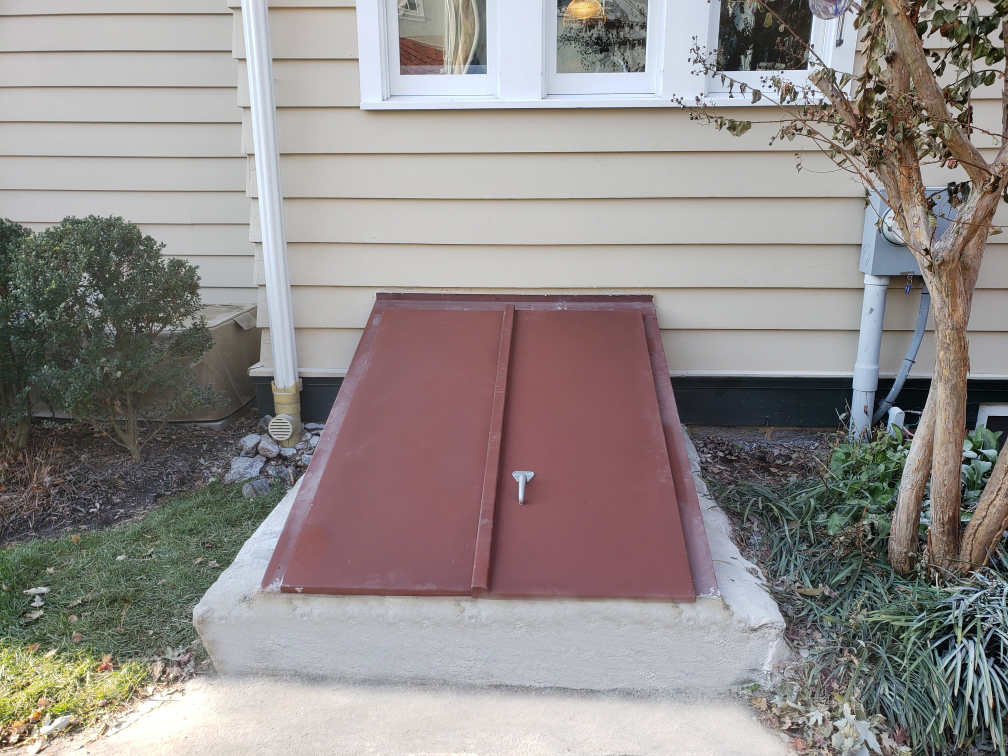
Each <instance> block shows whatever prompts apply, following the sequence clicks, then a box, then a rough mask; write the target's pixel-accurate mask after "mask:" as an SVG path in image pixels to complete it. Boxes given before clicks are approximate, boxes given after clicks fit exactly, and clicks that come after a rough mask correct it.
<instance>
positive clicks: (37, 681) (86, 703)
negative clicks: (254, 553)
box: [0, 484, 283, 745]
mask: <svg viewBox="0 0 1008 756" xmlns="http://www.w3.org/2000/svg"><path fill="white" fill-rule="evenodd" d="M282 493H283V491H282V490H274V491H273V492H272V493H271V494H269V495H267V496H261V497H259V498H256V499H253V500H251V501H248V500H246V499H244V498H243V497H242V495H241V487H240V486H228V487H225V486H222V485H220V484H211V485H208V486H206V487H204V488H200V489H197V490H196V491H193V492H190V493H188V494H185V495H182V496H180V497H177V498H175V499H173V500H171V501H169V502H168V503H166V504H164V505H163V506H161V507H159V508H158V509H156V510H154V511H152V512H150V513H149V514H147V515H145V516H143V517H142V518H140V519H138V520H136V521H134V522H131V523H128V524H124V525H120V526H117V527H113V528H109V529H107V530H102V531H96V532H92V533H83V534H80V535H79V536H67V537H65V538H61V539H58V540H36V541H29V542H26V543H21V544H16V545H13V546H10V547H8V548H6V549H3V550H0V581H2V591H0V736H2V737H3V745H7V744H8V743H9V741H10V736H11V734H12V728H13V729H14V730H16V729H18V727H17V726H16V723H18V722H23V723H28V722H29V720H30V719H31V717H32V713H33V711H34V712H37V713H36V715H35V717H36V719H42V718H43V717H45V716H49V717H51V718H52V719H56V718H58V717H59V716H61V715H73V716H74V718H75V721H76V722H80V723H82V724H88V723H90V722H93V721H95V720H96V719H98V718H100V717H102V716H103V715H104V714H105V713H107V712H109V711H113V710H115V709H116V708H118V707H121V706H122V705H123V704H124V703H126V702H128V701H129V700H130V698H131V697H133V696H134V695H136V693H137V692H138V691H139V690H140V689H141V688H142V687H143V686H145V685H147V684H149V683H150V682H151V681H152V679H153V677H152V669H153V670H154V671H155V672H157V673H160V671H161V668H163V667H164V666H165V665H172V664H173V663H174V664H178V662H179V661H183V664H198V663H199V662H200V661H202V659H203V652H202V650H201V649H199V648H198V647H197V644H196V640H197V638H196V632H195V630H194V629H193V625H192V609H193V606H195V604H196V603H197V602H198V601H199V599H200V597H201V596H202V595H203V593H204V592H205V591H206V590H207V588H209V587H210V585H211V584H212V583H213V582H214V580H216V579H217V576H218V575H219V574H220V573H221V571H222V570H224V568H226V567H227V566H228V565H229V564H230V563H231V561H232V560H233V559H234V557H235V555H236V554H237V553H238V550H239V549H240V548H241V545H242V544H243V543H244V542H245V540H246V539H247V538H248V537H249V536H250V535H251V534H252V532H253V531H254V530H255V529H256V527H258V525H259V523H261V522H262V520H263V519H264V518H265V517H266V515H267V514H268V513H269V512H270V510H271V509H272V508H273V507H274V506H275V505H276V503H277V501H278V500H279V498H280V497H281V495H282ZM37 588H47V589H48V591H46V592H39V593H37V594H36V595H28V594H26V593H25V591H27V590H31V589H37ZM36 596H37V598H36ZM40 601H41V606H33V603H34V604H38V603H39V602H40ZM190 650H191V654H190V656H189V658H188V659H186V656H185V654H186V653H189V652H190ZM40 699H46V701H42V703H43V704H45V705H44V706H42V707H39V706H38V704H39V702H40ZM40 709H41V711H40ZM43 721H44V720H43ZM30 732H31V726H30V724H29V726H28V727H27V728H25V730H24V731H23V735H25V736H27V735H30Z"/></svg>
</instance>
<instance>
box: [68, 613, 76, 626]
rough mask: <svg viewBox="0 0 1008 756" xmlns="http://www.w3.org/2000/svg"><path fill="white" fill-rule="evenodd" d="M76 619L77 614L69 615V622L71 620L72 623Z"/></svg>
mask: <svg viewBox="0 0 1008 756" xmlns="http://www.w3.org/2000/svg"><path fill="white" fill-rule="evenodd" d="M76 621H77V615H76V614H71V615H70V616H69V617H67V622H69V623H70V624H71V625H72V624H73V623H74V622H76Z"/></svg>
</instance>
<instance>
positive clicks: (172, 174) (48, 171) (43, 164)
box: [0, 156, 246, 194]
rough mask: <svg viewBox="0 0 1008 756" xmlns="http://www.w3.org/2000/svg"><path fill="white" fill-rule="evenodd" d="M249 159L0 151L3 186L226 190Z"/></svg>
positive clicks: (238, 182) (238, 180) (236, 184)
mask: <svg viewBox="0 0 1008 756" xmlns="http://www.w3.org/2000/svg"><path fill="white" fill-rule="evenodd" d="M245 163H246V159H245V158H243V157H240V156H238V157H231V158H116V157H42V156H32V157H26V156H21V157H0V189H24V190H57V191H135V192H149V191H197V192H227V191H236V190H238V189H240V187H242V186H243V184H244V181H245ZM242 194H244V193H243V192H242Z"/></svg>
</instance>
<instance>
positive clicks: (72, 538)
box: [70, 533, 80, 543]
mask: <svg viewBox="0 0 1008 756" xmlns="http://www.w3.org/2000/svg"><path fill="white" fill-rule="evenodd" d="M70 543H80V533H74V534H73V535H72V536H70Z"/></svg>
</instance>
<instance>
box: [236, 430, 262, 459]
mask: <svg viewBox="0 0 1008 756" xmlns="http://www.w3.org/2000/svg"><path fill="white" fill-rule="evenodd" d="M261 440H262V439H261V438H260V436H259V434H258V433H249V434H248V435H247V436H245V437H244V438H242V440H241V441H239V442H238V446H239V448H240V449H241V456H243V457H254V456H255V453H256V448H257V447H258V446H259V442H260V441H261Z"/></svg>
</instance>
